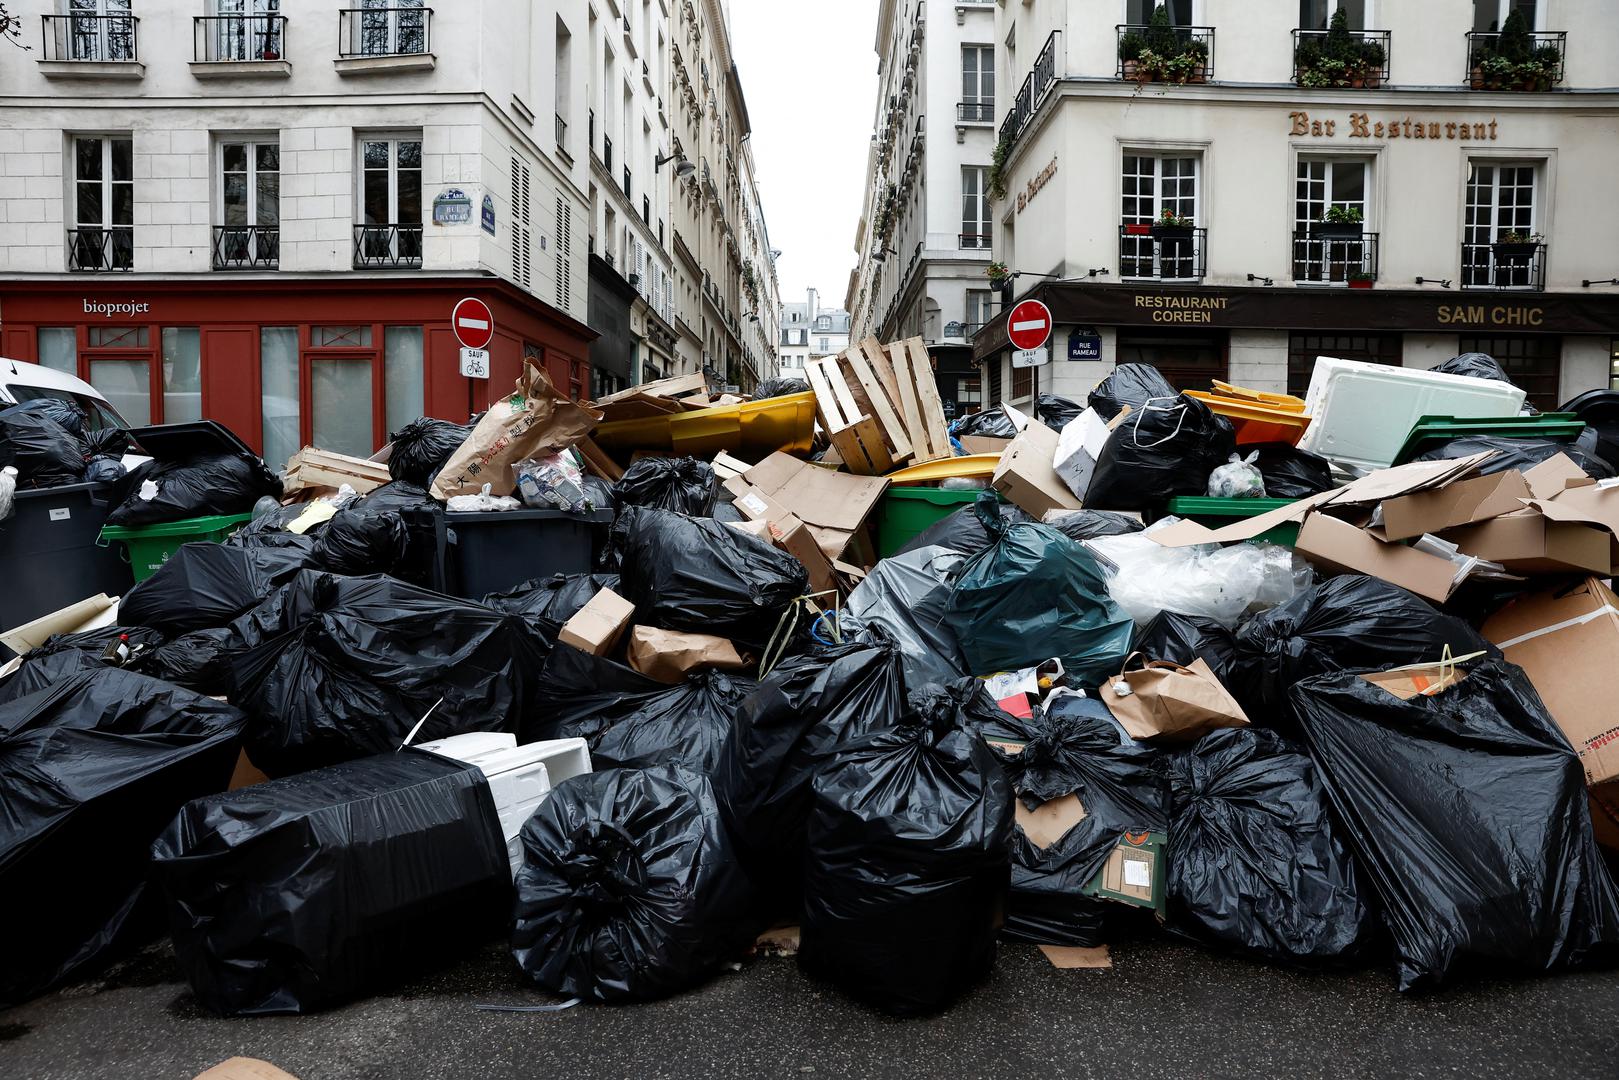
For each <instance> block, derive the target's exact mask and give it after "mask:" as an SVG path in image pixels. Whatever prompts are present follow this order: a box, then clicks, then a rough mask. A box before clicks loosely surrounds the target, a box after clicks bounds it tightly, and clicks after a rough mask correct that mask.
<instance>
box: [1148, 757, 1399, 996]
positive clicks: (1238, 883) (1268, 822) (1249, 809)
mask: <svg viewBox="0 0 1619 1080" xmlns="http://www.w3.org/2000/svg"><path fill="white" fill-rule="evenodd" d="M1163 761H1164V771H1165V773H1166V774H1167V776H1168V778H1169V790H1170V820H1169V850H1170V851H1171V852H1173V855H1172V857H1171V858H1170V859H1169V860H1168V863H1169V865H1168V886H1169V924H1170V925H1171V926H1172V927H1174V928H1175V929H1177V930H1181V931H1183V932H1185V933H1186V934H1188V935H1189V936H1191V937H1193V938H1194V939H1197V940H1200V941H1206V942H1211V943H1214V944H1218V945H1225V946H1229V947H1231V948H1235V949H1238V950H1241V951H1244V952H1247V953H1249V954H1251V955H1254V956H1258V957H1261V958H1263V959H1265V960H1273V961H1276V962H1278V963H1283V964H1309V963H1321V962H1333V961H1341V960H1347V959H1349V958H1351V957H1353V956H1355V955H1356V954H1358V953H1359V952H1360V951H1361V949H1362V946H1363V945H1364V944H1365V943H1366V942H1367V939H1368V936H1369V935H1370V934H1371V933H1372V931H1373V928H1374V926H1375V917H1374V915H1373V913H1372V912H1371V910H1370V909H1369V908H1368V907H1367V905H1366V901H1365V898H1364V894H1365V892H1366V890H1365V889H1364V888H1363V886H1362V884H1361V882H1360V881H1358V880H1357V877H1356V873H1355V865H1354V862H1353V860H1352V859H1351V858H1350V856H1349V851H1348V849H1347V848H1346V847H1345V846H1344V844H1343V841H1342V839H1341V837H1340V836H1339V835H1338V829H1337V827H1336V826H1335V825H1334V823H1333V820H1332V816H1331V814H1330V813H1328V811H1327V796H1326V791H1325V790H1324V789H1323V788H1322V786H1321V778H1320V776H1319V774H1318V773H1317V771H1316V767H1315V764H1314V763H1313V762H1312V761H1311V760H1310V759H1309V757H1307V756H1306V755H1305V754H1304V753H1303V752H1302V749H1301V748H1297V747H1295V746H1294V745H1293V744H1291V743H1289V742H1287V741H1286V740H1284V739H1283V738H1282V737H1281V736H1280V735H1277V734H1276V733H1275V732H1274V731H1266V730H1263V729H1259V728H1242V729H1238V728H1224V729H1221V730H1219V731H1213V732H1210V733H1209V734H1207V735H1205V736H1203V738H1201V739H1199V740H1198V741H1197V742H1196V743H1195V744H1193V745H1192V746H1190V747H1188V748H1187V749H1186V750H1184V751H1180V752H1177V753H1172V754H1166V755H1165V756H1164V759H1163Z"/></svg>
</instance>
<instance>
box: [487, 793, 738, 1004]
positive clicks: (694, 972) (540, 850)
mask: <svg viewBox="0 0 1619 1080" xmlns="http://www.w3.org/2000/svg"><path fill="white" fill-rule="evenodd" d="M523 856H524V858H523V868H522V869H521V870H519V871H518V874H517V903H516V910H515V920H514V924H513V926H512V956H513V957H514V958H516V960H517V965H518V967H520V968H522V969H523V974H525V975H527V976H528V977H529V978H530V979H533V980H534V982H536V983H537V984H539V985H540V986H542V987H544V988H545V989H547V990H549V991H551V992H552V993H556V994H566V995H568V996H570V997H580V998H584V999H586V1000H590V1001H634V1000H640V1001H647V1000H651V999H653V998H660V997H665V996H667V995H669V994H673V993H678V992H679V991H681V990H684V989H686V988H687V987H690V986H694V985H696V984H697V983H699V982H701V981H702V980H703V979H705V978H707V977H708V976H709V975H710V974H712V973H713V972H714V971H715V970H716V969H717V968H718V967H719V966H720V965H721V964H723V963H725V962H726V961H728V960H730V959H732V958H733V957H734V956H736V955H738V954H740V953H741V952H742V950H743V949H745V948H746V947H747V945H748V943H749V942H750V941H752V939H753V934H754V931H755V927H754V924H753V922H752V920H751V914H750V912H751V907H752V903H753V890H752V888H751V886H750V885H749V882H748V879H747V876H746V874H744V873H743V871H742V868H741V867H740V866H739V865H738V863H737V860H736V855H735V853H734V852H733V851H732V848H731V842H730V839H729V838H728V837H727V836H726V834H725V828H724V826H723V825H722V824H721V821H720V814H719V808H718V807H717V806H716V805H715V802H714V792H713V790H712V789H711V788H710V787H709V783H708V780H707V779H705V778H704V777H702V776H699V775H698V774H696V773H694V772H691V771H690V770H687V769H682V768H678V767H675V766H665V767H662V768H656V769H610V770H608V771H606V772H596V773H588V774H586V775H584V776H575V777H573V778H571V779H569V780H565V781H563V782H562V783H561V784H558V785H557V786H556V788H555V790H553V791H552V792H551V794H550V796H549V797H548V798H547V799H546V800H545V801H544V802H543V803H541V804H540V808H539V809H538V810H536V811H535V812H534V816H533V817H531V818H529V820H528V824H526V825H524V826H523Z"/></svg>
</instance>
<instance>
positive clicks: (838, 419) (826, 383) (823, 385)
mask: <svg viewBox="0 0 1619 1080" xmlns="http://www.w3.org/2000/svg"><path fill="white" fill-rule="evenodd" d="M804 377H805V379H807V380H808V381H809V384H810V389H811V390H813V391H815V415H816V419H818V420H819V421H820V422H821V429H822V430H823V431H825V432H826V433H827V434H829V435H830V434H831V433H832V432H834V431H836V430H838V429H839V428H841V427H845V426H846V425H847V424H848V422H849V421H850V420H853V419H854V416H853V415H851V416H849V417H847V418H846V417H845V416H844V415H843V408H842V407H841V406H840V405H839V404H838V399H837V396H836V395H835V394H833V393H832V383H831V381H830V380H828V379H827V377H826V368H825V364H824V362H823V361H820V360H813V361H811V362H810V363H807V364H805V365H804Z"/></svg>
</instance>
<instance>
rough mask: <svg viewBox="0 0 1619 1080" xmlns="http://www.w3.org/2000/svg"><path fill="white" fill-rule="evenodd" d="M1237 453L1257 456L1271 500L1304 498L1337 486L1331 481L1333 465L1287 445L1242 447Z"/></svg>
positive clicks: (1256, 464)
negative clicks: (1255, 454)
mask: <svg viewBox="0 0 1619 1080" xmlns="http://www.w3.org/2000/svg"><path fill="white" fill-rule="evenodd" d="M1239 453H1241V454H1242V456H1243V457H1244V458H1246V457H1247V456H1248V455H1249V454H1254V453H1257V454H1258V455H1259V460H1258V461H1256V462H1254V465H1255V466H1256V467H1258V469H1259V473H1260V475H1261V476H1263V477H1264V478H1265V494H1266V496H1267V497H1269V498H1272V499H1303V498H1306V497H1308V496H1310V495H1317V494H1320V493H1321V492H1323V491H1331V490H1332V489H1333V488H1335V487H1337V486H1338V485H1337V484H1335V483H1333V480H1332V466H1331V465H1330V464H1328V462H1327V459H1326V458H1324V457H1319V456H1317V455H1315V454H1312V453H1310V452H1309V451H1308V450H1300V449H1299V448H1298V447H1296V446H1289V445H1288V444H1287V443H1261V444H1259V445H1257V446H1244V447H1242V448H1241V450H1240V451H1239Z"/></svg>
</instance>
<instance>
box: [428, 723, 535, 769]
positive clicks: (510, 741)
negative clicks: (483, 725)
mask: <svg viewBox="0 0 1619 1080" xmlns="http://www.w3.org/2000/svg"><path fill="white" fill-rule="evenodd" d="M516 745H517V736H516V735H513V734H512V733H511V732H509V731H470V732H468V733H467V734H465V735H451V736H450V737H449V738H448V739H438V740H436V741H434V742H429V743H418V744H416V749H418V750H426V751H428V752H429V753H433V754H438V755H439V756H440V757H449V758H455V760H457V761H465V762H468V763H469V764H476V761H477V759H478V758H481V757H483V756H485V755H486V754H498V753H500V752H501V751H503V750H510V749H512V747H514V746H516Z"/></svg>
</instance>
